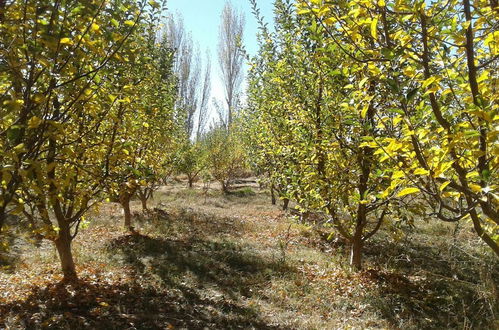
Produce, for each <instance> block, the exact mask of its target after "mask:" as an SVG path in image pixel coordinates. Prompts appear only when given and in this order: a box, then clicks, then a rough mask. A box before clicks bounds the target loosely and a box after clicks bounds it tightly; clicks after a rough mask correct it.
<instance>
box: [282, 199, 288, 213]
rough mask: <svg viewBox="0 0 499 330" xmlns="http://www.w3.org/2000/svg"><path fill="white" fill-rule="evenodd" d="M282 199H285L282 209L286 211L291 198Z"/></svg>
mask: <svg viewBox="0 0 499 330" xmlns="http://www.w3.org/2000/svg"><path fill="white" fill-rule="evenodd" d="M282 201H283V204H282V210H283V211H286V210H287V209H288V206H289V198H284V199H283V200H282Z"/></svg>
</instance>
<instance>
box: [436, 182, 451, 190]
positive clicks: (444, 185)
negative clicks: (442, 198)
mask: <svg viewBox="0 0 499 330" xmlns="http://www.w3.org/2000/svg"><path fill="white" fill-rule="evenodd" d="M449 184H450V181H445V182H444V183H442V185H441V186H440V188H438V189H439V190H440V191H443V190H444V189H445V187H447V186H448V185H449Z"/></svg>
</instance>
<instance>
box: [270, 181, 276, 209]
mask: <svg viewBox="0 0 499 330" xmlns="http://www.w3.org/2000/svg"><path fill="white" fill-rule="evenodd" d="M270 196H271V198H272V205H275V204H276V203H277V200H276V198H275V191H274V184H273V183H271V184H270Z"/></svg>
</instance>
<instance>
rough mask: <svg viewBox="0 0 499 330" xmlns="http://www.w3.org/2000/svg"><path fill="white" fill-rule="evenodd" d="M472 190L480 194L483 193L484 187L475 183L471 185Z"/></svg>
mask: <svg viewBox="0 0 499 330" xmlns="http://www.w3.org/2000/svg"><path fill="white" fill-rule="evenodd" d="M470 188H471V190H473V191H474V192H476V193H478V192H481V191H482V187H481V186H479V185H477V184H474V183H471V184H470Z"/></svg>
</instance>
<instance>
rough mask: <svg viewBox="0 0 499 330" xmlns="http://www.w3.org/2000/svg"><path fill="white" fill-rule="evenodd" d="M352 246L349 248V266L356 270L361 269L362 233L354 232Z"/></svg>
mask: <svg viewBox="0 0 499 330" xmlns="http://www.w3.org/2000/svg"><path fill="white" fill-rule="evenodd" d="M351 243H352V245H351V247H350V266H352V267H353V268H355V269H356V270H360V269H362V248H363V242H362V231H361V230H360V231H359V230H356V231H355V235H354V236H353V237H352V241H351Z"/></svg>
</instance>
